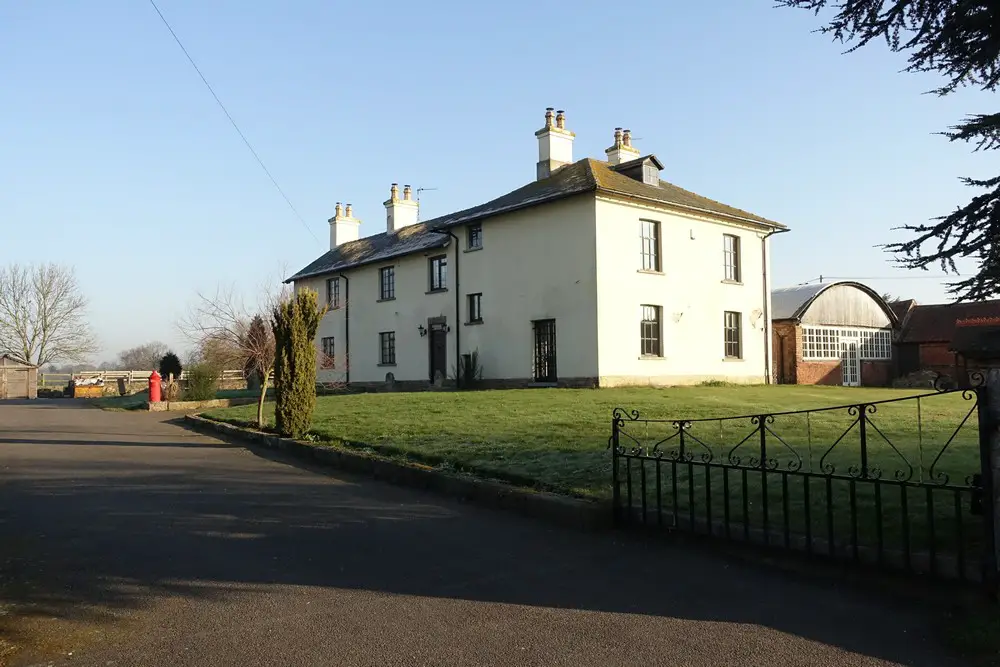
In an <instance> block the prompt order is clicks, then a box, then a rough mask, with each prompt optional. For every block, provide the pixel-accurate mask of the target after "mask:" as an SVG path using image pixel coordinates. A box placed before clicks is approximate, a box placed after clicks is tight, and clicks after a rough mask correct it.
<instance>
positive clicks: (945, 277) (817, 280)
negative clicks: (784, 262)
mask: <svg viewBox="0 0 1000 667" xmlns="http://www.w3.org/2000/svg"><path fill="white" fill-rule="evenodd" d="M960 277H961V276H960V275H957V274H956V275H955V276H950V275H929V276H827V275H822V276H819V277H818V278H810V279H809V280H806V281H804V282H801V283H799V285H809V284H811V283H820V282H826V281H828V280H951V279H952V278H960Z"/></svg>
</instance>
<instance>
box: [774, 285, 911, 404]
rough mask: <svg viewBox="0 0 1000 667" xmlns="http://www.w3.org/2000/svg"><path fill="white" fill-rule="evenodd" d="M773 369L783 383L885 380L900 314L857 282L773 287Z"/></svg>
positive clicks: (855, 384) (874, 382)
mask: <svg viewBox="0 0 1000 667" xmlns="http://www.w3.org/2000/svg"><path fill="white" fill-rule="evenodd" d="M771 321H772V324H773V334H772V335H773V344H774V373H775V378H776V381H777V382H778V383H779V384H830V385H844V386H849V387H858V386H887V385H888V384H889V383H890V382H891V380H892V375H893V373H892V369H893V365H892V363H893V361H892V358H893V332H894V331H895V329H896V327H897V324H898V320H897V316H896V314H895V313H894V312H893V310H892V308H890V307H889V304H887V303H886V302H885V300H884V299H883V298H882V297H881V296H879V294H878V293H877V292H876V291H875V290H873V289H872V288H870V287H868V286H867V285H864V284H862V283H859V282H854V281H849V280H844V281H837V282H828V283H819V284H812V285H798V286H796V287H787V288H784V289H776V290H773V291H772V292H771Z"/></svg>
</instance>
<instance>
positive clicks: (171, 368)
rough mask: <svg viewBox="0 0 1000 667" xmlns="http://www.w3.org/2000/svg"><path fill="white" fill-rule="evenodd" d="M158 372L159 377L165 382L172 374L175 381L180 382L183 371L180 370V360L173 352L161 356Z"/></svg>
mask: <svg viewBox="0 0 1000 667" xmlns="http://www.w3.org/2000/svg"><path fill="white" fill-rule="evenodd" d="M158 370H159V373H160V377H161V378H163V379H164V380H167V379H168V378H169V377H170V374H171V373H173V376H174V379H175V380H180V379H181V371H182V370H183V369H182V368H181V360H180V359H179V358H178V357H177V355H176V354H174V353H173V352H167V353H166V354H165V355H163V358H162V359H160V368H159V369H158Z"/></svg>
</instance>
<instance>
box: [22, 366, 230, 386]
mask: <svg viewBox="0 0 1000 667" xmlns="http://www.w3.org/2000/svg"><path fill="white" fill-rule="evenodd" d="M152 373H153V371H80V372H79V373H39V374H38V386H39V387H48V388H62V387H65V386H66V385H68V384H69V381H70V380H82V379H86V378H95V377H98V378H101V379H102V380H104V384H114V383H116V382H117V381H118V380H119V379H124V380H125V382H126V384H134V383H142V382H148V381H149V376H150V375H152ZM178 379H180V380H186V379H187V371H183V372H181V376H180V378H178ZM242 379H243V371H241V370H229V371H222V374H221V375H220V376H219V380H220V381H221V382H234V381H238V380H242Z"/></svg>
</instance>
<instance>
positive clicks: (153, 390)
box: [149, 371, 161, 403]
mask: <svg viewBox="0 0 1000 667" xmlns="http://www.w3.org/2000/svg"><path fill="white" fill-rule="evenodd" d="M160 380H161V378H160V374H159V373H157V372H156V371H153V374H152V375H150V376H149V402H150V403H159V402H160Z"/></svg>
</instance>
